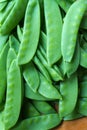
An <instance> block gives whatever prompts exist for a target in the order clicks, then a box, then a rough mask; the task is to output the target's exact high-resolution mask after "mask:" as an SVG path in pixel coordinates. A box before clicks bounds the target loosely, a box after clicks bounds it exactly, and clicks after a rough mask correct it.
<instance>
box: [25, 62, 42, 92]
mask: <svg viewBox="0 0 87 130" xmlns="http://www.w3.org/2000/svg"><path fill="white" fill-rule="evenodd" d="M23 76H24V79H25V81H26V83H27V84H28V85H29V86H30V88H31V89H32V91H34V92H36V91H37V89H38V87H39V83H40V80H39V74H38V71H37V69H36V68H35V65H34V64H33V62H29V63H28V64H26V65H24V66H23Z"/></svg>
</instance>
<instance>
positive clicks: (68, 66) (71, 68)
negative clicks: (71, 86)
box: [64, 43, 80, 77]
mask: <svg viewBox="0 0 87 130" xmlns="http://www.w3.org/2000/svg"><path fill="white" fill-rule="evenodd" d="M79 62H80V46H79V43H77V45H76V48H75V52H74V56H73V58H72V60H71V62H64V71H65V74H67V76H68V77H69V76H70V75H72V74H73V73H74V72H75V71H76V70H77V68H78V66H79Z"/></svg>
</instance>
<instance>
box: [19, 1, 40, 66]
mask: <svg viewBox="0 0 87 130" xmlns="http://www.w3.org/2000/svg"><path fill="white" fill-rule="evenodd" d="M34 22H35V23H34ZM35 32H36V33H35ZM39 34H40V7H39V3H38V0H30V1H29V2H28V5H27V9H26V15H25V20H24V29H23V37H22V42H21V46H20V49H19V53H18V64H20V65H22V64H25V63H28V62H29V61H31V59H32V58H33V56H34V54H35V52H36V49H37V46H38V41H39Z"/></svg>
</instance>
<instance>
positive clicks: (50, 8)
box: [44, 0, 62, 65]
mask: <svg viewBox="0 0 87 130" xmlns="http://www.w3.org/2000/svg"><path fill="white" fill-rule="evenodd" d="M44 13H45V21H46V30H47V49H46V51H47V61H48V64H49V65H53V64H54V63H56V62H57V61H58V60H59V59H60V58H61V33H62V17H61V13H60V9H59V7H58V4H57V2H56V0H52V1H50V0H44ZM54 14H55V15H54Z"/></svg>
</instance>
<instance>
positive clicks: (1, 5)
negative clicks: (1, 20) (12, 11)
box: [0, 1, 8, 11]
mask: <svg viewBox="0 0 87 130" xmlns="http://www.w3.org/2000/svg"><path fill="white" fill-rule="evenodd" d="M7 4H8V2H7V1H0V11H3V10H4V8H5V7H6V6H7Z"/></svg>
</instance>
